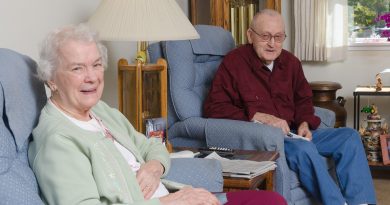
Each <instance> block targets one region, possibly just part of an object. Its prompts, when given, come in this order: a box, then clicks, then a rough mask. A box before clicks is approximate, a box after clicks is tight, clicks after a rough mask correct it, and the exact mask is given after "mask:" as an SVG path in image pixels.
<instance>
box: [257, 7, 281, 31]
mask: <svg viewBox="0 0 390 205" xmlns="http://www.w3.org/2000/svg"><path fill="white" fill-rule="evenodd" d="M262 15H268V16H279V17H280V18H281V17H282V16H281V15H280V13H279V12H277V11H275V10H273V9H263V10H261V11H259V12H257V13H256V14H255V16H254V17H253V19H252V22H251V23H250V26H251V28H255V27H256V23H257V20H258V18H259V17H260V16H262Z"/></svg>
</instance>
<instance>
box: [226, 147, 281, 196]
mask: <svg viewBox="0 0 390 205" xmlns="http://www.w3.org/2000/svg"><path fill="white" fill-rule="evenodd" d="M278 157H279V153H278V152H273V151H254V150H235V153H234V157H233V158H234V159H245V160H253V161H259V162H260V161H275V160H276V159H278ZM274 172H275V170H270V171H268V172H266V173H264V174H261V175H259V176H257V177H255V178H252V179H245V178H237V177H224V178H223V191H225V192H227V191H238V190H247V189H250V190H253V189H257V188H259V189H265V190H270V191H273V190H274V188H273V181H274Z"/></svg>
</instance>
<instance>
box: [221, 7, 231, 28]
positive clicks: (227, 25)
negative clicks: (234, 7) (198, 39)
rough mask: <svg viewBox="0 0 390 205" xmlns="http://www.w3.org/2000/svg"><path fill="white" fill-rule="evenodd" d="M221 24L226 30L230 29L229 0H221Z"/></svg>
mask: <svg viewBox="0 0 390 205" xmlns="http://www.w3.org/2000/svg"><path fill="white" fill-rule="evenodd" d="M222 7H223V19H222V20H223V25H222V27H223V28H224V29H226V30H230V1H229V0H224V1H223V5H222Z"/></svg>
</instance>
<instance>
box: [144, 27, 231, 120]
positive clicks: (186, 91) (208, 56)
mask: <svg viewBox="0 0 390 205" xmlns="http://www.w3.org/2000/svg"><path fill="white" fill-rule="evenodd" d="M195 29H196V30H197V31H198V33H199V35H200V39H196V40H185V41H167V42H163V43H162V44H160V45H151V46H150V47H149V54H150V59H151V61H154V60H155V59H157V58H156V57H157V55H163V57H164V58H165V59H166V60H167V62H168V75H169V88H168V92H169V94H168V96H169V99H168V101H170V102H169V105H168V110H169V111H168V115H169V117H168V127H169V126H170V125H172V123H174V122H175V121H177V120H180V121H183V120H185V119H188V118H191V117H201V116H202V106H203V101H204V99H205V98H206V95H207V93H208V89H209V86H210V84H211V81H212V79H213V77H214V74H215V72H216V70H217V69H218V66H219V64H220V63H221V61H222V59H223V57H224V56H225V55H226V54H227V53H228V52H229V51H230V50H232V49H233V48H234V46H235V45H234V40H233V37H232V35H231V33H230V32H228V31H226V30H224V29H222V28H221V27H216V26H208V25H197V26H195ZM172 115H174V116H172Z"/></svg>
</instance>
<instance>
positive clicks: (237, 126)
mask: <svg viewBox="0 0 390 205" xmlns="http://www.w3.org/2000/svg"><path fill="white" fill-rule="evenodd" d="M205 133H206V139H207V140H206V141H207V144H208V145H209V146H219V147H229V148H233V149H245V150H263V151H279V153H280V154H281V155H284V134H283V132H282V130H281V129H279V128H275V127H271V126H268V125H263V124H258V123H253V122H246V121H239V120H228V119H214V118H208V119H207V121H206V127H205Z"/></svg>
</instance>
